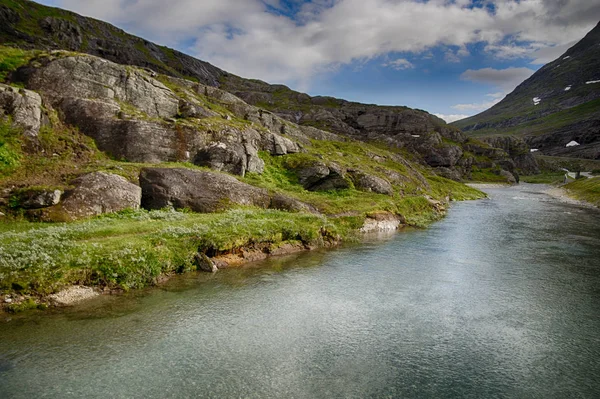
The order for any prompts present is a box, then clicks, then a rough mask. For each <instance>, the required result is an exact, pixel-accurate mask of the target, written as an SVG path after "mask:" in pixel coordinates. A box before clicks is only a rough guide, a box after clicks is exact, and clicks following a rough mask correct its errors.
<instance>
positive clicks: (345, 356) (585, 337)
mask: <svg viewBox="0 0 600 399" xmlns="http://www.w3.org/2000/svg"><path fill="white" fill-rule="evenodd" d="M538 190H540V187H539V186H532V185H524V186H519V187H515V188H507V189H491V190H488V192H489V193H490V196H491V199H489V200H482V201H476V202H462V203H456V204H454V205H453V206H452V208H451V210H450V212H449V214H448V217H447V218H445V219H444V220H443V221H441V222H439V223H436V224H434V225H433V226H431V227H430V228H428V229H426V230H407V231H403V232H400V233H398V234H395V235H392V236H389V237H386V238H384V239H380V240H373V241H371V242H367V243H364V244H361V245H355V246H348V247H345V248H342V249H339V250H335V251H328V252H314V253H307V254H301V255H298V256H294V257H289V258H282V259H275V260H271V261H268V262H264V263H261V264H256V265H252V266H251V267H246V268H243V269H239V270H226V271H221V272H219V273H217V274H216V275H214V276H213V275H207V274H198V275H192V276H184V277H181V278H176V279H173V280H172V281H170V282H169V283H168V284H167V285H166V286H165V287H162V288H160V289H152V290H148V291H144V292H137V293H133V294H128V295H125V296H124V297H102V298H100V299H98V300H93V301H91V302H89V303H87V304H85V305H83V306H79V307H76V308H72V309H68V310H61V311H50V312H45V313H31V314H27V315H24V316H12V318H6V319H4V320H0V323H1V324H0V397H1V398H69V397H78V398H79V397H87V398H96V397H98V398H100V397H102V398H113V397H114V398H121V397H127V398H181V397H210V398H229V397H236V398H237V397H244V398H283V397H286V398H371V397H372V398H387V397H394V398H396V397H419V398H422V397H436V398H465V397H467V398H468V397H473V398H495V397H498V398H500V397H511V398H512V397H526V398H551V397H554V398H565V397H581V398H593V397H597V394H598V392H600V212H598V211H597V210H593V209H586V208H581V207H577V206H573V205H566V204H562V203H559V202H557V201H555V200H553V199H551V198H550V197H547V196H546V195H544V194H542V193H540V192H538Z"/></svg>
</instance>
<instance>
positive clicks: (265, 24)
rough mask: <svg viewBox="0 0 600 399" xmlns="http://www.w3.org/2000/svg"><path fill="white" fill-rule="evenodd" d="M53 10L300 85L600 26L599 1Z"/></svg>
mask: <svg viewBox="0 0 600 399" xmlns="http://www.w3.org/2000/svg"><path fill="white" fill-rule="evenodd" d="M57 3H58V5H60V6H63V7H66V8H70V9H73V10H75V11H78V12H81V13H83V14H86V15H90V16H94V17H96V18H100V19H106V20H109V21H110V22H113V23H116V24H119V25H121V26H127V27H128V29H131V30H132V31H133V32H134V33H136V34H140V35H143V36H145V37H148V38H149V39H152V40H158V41H161V42H162V43H165V44H167V45H172V46H174V45H176V44H178V43H183V42H184V41H185V43H189V42H190V41H192V42H194V41H195V43H196V45H195V46H192V49H193V51H194V52H195V54H194V55H196V56H198V57H199V58H201V59H204V60H207V61H209V62H212V63H214V64H215V65H217V66H219V67H221V68H224V69H226V70H229V71H231V72H233V73H237V74H239V75H242V76H246V77H255V78H262V79H264V80H268V81H271V82H274V81H284V82H294V81H295V82H298V81H303V80H306V79H310V78H311V77H312V76H313V75H314V74H316V73H319V72H321V71H323V70H330V69H331V68H335V67H336V66H337V65H341V64H347V63H350V62H353V61H357V60H369V59H372V58H375V57H379V56H384V55H386V54H388V53H392V52H397V53H402V52H404V53H415V54H420V53H424V54H427V52H428V51H430V49H432V48H433V47H436V46H440V45H441V46H445V47H450V48H453V47H457V48H459V50H458V51H457V52H456V53H452V56H449V58H450V59H452V60H456V59H457V58H458V57H462V56H464V55H466V53H468V52H466V47H465V46H466V45H468V44H473V43H484V44H485V45H487V46H488V49H489V50H490V51H491V52H492V53H493V54H496V55H497V56H498V57H506V56H511V57H532V55H533V54H535V53H536V51H540V49H541V48H544V47H551V46H557V45H558V46H560V45H564V44H565V43H570V42H572V41H574V40H578V39H580V38H581V37H583V35H584V34H585V33H587V31H589V30H590V29H591V28H592V27H593V26H594V24H595V23H597V21H598V20H600V4H597V2H590V1H589V0H561V1H556V0H496V1H495V2H494V4H495V12H491V11H489V10H488V9H487V8H469V7H467V6H468V5H469V3H470V2H469V1H467V0H454V1H450V0H429V1H427V2H424V1H421V0H402V1H399V0H314V1H312V2H311V3H308V4H304V5H303V6H301V9H300V12H299V13H298V14H297V15H296V18H295V19H291V18H290V17H288V16H286V15H285V14H284V13H282V12H273V10H274V9H275V10H281V11H285V10H286V7H287V6H286V5H285V3H282V2H280V1H278V0H268V1H267V0H265V1H261V0H244V1H239V0H202V1H197V0H179V1H176V2H169V4H168V6H165V2H164V1H162V0H136V1H132V0H57ZM592 3H596V4H592ZM267 4H268V5H269V7H267ZM272 7H275V8H272ZM533 57H537V56H535V55H533Z"/></svg>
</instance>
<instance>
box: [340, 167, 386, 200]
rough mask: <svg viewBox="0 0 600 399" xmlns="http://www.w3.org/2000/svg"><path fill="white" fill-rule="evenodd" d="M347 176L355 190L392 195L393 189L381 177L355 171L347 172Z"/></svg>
mask: <svg viewBox="0 0 600 399" xmlns="http://www.w3.org/2000/svg"><path fill="white" fill-rule="evenodd" d="M349 174H350V176H351V178H352V181H353V182H354V187H356V189H358V190H361V191H366V192H373V193H377V194H385V195H392V194H393V193H394V188H393V187H392V185H391V184H390V182H388V181H387V180H385V179H382V178H381V177H377V176H373V175H369V174H367V173H363V172H360V171H357V170H352V171H349Z"/></svg>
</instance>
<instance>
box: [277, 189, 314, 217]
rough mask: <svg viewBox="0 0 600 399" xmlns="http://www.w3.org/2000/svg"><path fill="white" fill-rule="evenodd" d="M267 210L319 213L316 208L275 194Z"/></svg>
mask: <svg viewBox="0 0 600 399" xmlns="http://www.w3.org/2000/svg"><path fill="white" fill-rule="evenodd" d="M269 208H271V209H279V210H281V211H288V212H308V213H314V214H318V213H319V211H318V210H317V208H315V207H314V206H312V205H310V204H307V203H305V202H302V201H300V200H297V199H295V198H292V197H288V196H286V195H283V194H275V195H274V196H273V197H272V198H271V203H270V205H269Z"/></svg>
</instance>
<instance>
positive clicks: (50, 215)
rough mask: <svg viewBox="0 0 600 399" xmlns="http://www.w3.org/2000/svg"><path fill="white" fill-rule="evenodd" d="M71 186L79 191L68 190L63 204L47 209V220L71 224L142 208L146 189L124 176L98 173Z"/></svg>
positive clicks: (84, 177) (76, 180) (45, 211)
mask: <svg viewBox="0 0 600 399" xmlns="http://www.w3.org/2000/svg"><path fill="white" fill-rule="evenodd" d="M71 184H72V185H73V186H75V188H73V189H72V190H67V191H65V193H64V195H63V199H62V202H61V203H59V204H58V205H55V206H53V207H50V208H46V209H43V213H42V216H41V218H42V219H43V220H47V221H70V220H76V219H81V218H86V217H90V216H96V215H101V214H104V213H113V212H118V211H122V210H125V209H138V208H139V207H140V203H141V197H142V190H141V189H140V187H138V186H136V185H135V184H132V183H130V182H129V181H127V180H126V179H125V178H124V177H121V176H118V175H113V174H109V173H104V172H94V173H89V174H86V175H83V176H80V177H78V178H77V179H75V180H73V181H72V182H71Z"/></svg>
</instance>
